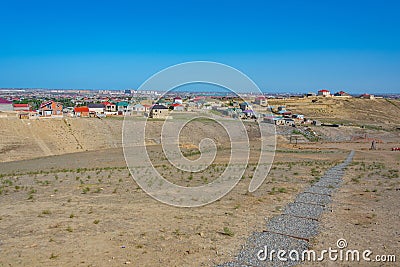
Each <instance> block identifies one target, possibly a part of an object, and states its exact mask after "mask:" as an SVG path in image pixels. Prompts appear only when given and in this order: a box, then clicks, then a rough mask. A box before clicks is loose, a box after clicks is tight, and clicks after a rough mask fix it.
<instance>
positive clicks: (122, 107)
mask: <svg viewBox="0 0 400 267" xmlns="http://www.w3.org/2000/svg"><path fill="white" fill-rule="evenodd" d="M128 107H129V103H128V102H126V101H121V102H118V103H117V111H118V115H125V114H126V113H127V112H128Z"/></svg>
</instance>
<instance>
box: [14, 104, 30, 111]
mask: <svg viewBox="0 0 400 267" xmlns="http://www.w3.org/2000/svg"><path fill="white" fill-rule="evenodd" d="M13 108H14V111H30V110H31V107H30V105H29V104H13Z"/></svg>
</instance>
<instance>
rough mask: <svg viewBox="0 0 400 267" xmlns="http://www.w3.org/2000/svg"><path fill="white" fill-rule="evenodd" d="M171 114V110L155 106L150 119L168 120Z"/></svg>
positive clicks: (158, 105)
mask: <svg viewBox="0 0 400 267" xmlns="http://www.w3.org/2000/svg"><path fill="white" fill-rule="evenodd" d="M168 114H169V109H168V108H167V107H166V106H164V105H160V104H155V105H154V106H153V107H152V108H151V110H150V114H149V118H154V119H161V118H166V117H167V116H168Z"/></svg>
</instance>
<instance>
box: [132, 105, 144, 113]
mask: <svg viewBox="0 0 400 267" xmlns="http://www.w3.org/2000/svg"><path fill="white" fill-rule="evenodd" d="M133 111H136V112H137V113H142V112H145V111H146V107H145V106H143V105H142V104H136V105H134V106H133Z"/></svg>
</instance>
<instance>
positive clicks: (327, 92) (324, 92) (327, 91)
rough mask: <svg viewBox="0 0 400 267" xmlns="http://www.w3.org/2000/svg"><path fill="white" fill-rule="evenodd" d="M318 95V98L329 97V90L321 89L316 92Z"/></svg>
mask: <svg viewBox="0 0 400 267" xmlns="http://www.w3.org/2000/svg"><path fill="white" fill-rule="evenodd" d="M318 95H319V96H325V97H326V96H331V92H330V91H329V90H326V89H322V90H319V91H318Z"/></svg>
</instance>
